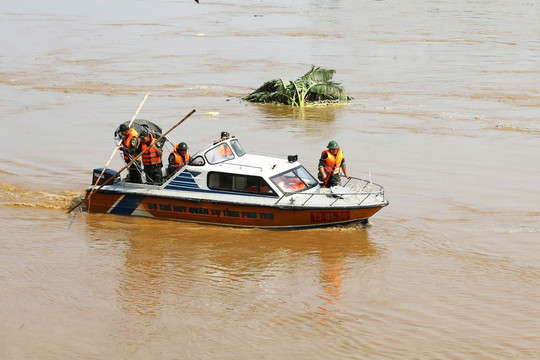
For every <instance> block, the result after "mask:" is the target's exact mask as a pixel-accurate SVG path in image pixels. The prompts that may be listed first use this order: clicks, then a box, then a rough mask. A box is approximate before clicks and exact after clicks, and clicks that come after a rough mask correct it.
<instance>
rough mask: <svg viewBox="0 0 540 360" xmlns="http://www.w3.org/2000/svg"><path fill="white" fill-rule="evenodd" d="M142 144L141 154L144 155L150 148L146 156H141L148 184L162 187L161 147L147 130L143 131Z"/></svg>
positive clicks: (140, 147)
mask: <svg viewBox="0 0 540 360" xmlns="http://www.w3.org/2000/svg"><path fill="white" fill-rule="evenodd" d="M140 136H141V144H140V146H139V153H142V152H143V151H145V150H146V149H148V148H149V150H148V151H146V152H145V153H144V154H142V155H141V157H142V162H143V165H144V173H145V174H146V182H147V183H149V184H155V185H160V184H161V183H162V182H163V172H162V168H163V164H162V162H161V155H163V151H162V150H161V145H160V144H159V143H156V139H154V136H153V135H152V134H151V133H148V131H146V130H144V129H143V130H141V134H140Z"/></svg>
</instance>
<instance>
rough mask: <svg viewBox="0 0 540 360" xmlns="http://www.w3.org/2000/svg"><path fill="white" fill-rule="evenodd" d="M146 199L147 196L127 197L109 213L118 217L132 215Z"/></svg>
mask: <svg viewBox="0 0 540 360" xmlns="http://www.w3.org/2000/svg"><path fill="white" fill-rule="evenodd" d="M144 198H145V196H140V195H125V196H124V198H123V199H122V200H120V202H119V203H118V204H116V206H115V207H114V208H113V209H111V210H110V211H109V213H110V214H116V215H131V214H132V213H133V211H135V209H136V208H137V206H139V204H140V203H141V202H142V201H143V199H144Z"/></svg>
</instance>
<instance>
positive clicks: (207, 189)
mask: <svg viewBox="0 0 540 360" xmlns="http://www.w3.org/2000/svg"><path fill="white" fill-rule="evenodd" d="M135 125H136V126H137V127H138V128H139V129H142V128H146V129H148V130H150V131H152V130H154V132H155V133H159V131H160V129H159V127H157V129H159V130H157V129H156V128H152V127H149V126H148V123H147V122H136V124H135ZM116 133H118V130H117V132H116ZM165 140H166V141H165V143H170V144H171V145H172V142H171V141H170V140H169V139H165ZM166 151H167V150H166V149H165V148H164V151H163V152H164V154H168V153H167V152H166ZM100 174H102V175H103V176H102V177H101V179H100V176H99V175H100ZM343 180H346V181H345V182H344V184H343V186H336V187H332V188H326V187H324V186H323V185H324V184H322V183H320V182H319V180H317V179H316V178H315V177H314V176H313V175H312V174H311V173H310V172H309V171H308V170H307V169H306V168H305V167H304V166H303V165H302V164H301V163H300V162H299V161H298V156H297V155H288V156H282V157H280V156H275V155H273V156H271V155H265V154H256V153H248V152H246V151H245V150H244V148H243V147H242V145H241V144H240V140H239V139H238V138H236V137H231V138H227V139H224V140H219V141H215V142H212V143H211V144H209V145H208V146H206V147H205V148H203V149H202V150H200V151H199V152H197V153H195V154H194V155H192V156H191V159H190V161H189V163H188V164H187V165H186V166H184V167H183V168H181V169H180V170H179V171H178V172H176V173H173V174H170V175H164V181H163V183H162V184H160V185H155V184H147V183H142V184H141V183H132V182H129V179H128V178H127V177H125V178H122V177H121V176H120V173H119V172H115V171H114V170H111V169H106V170H105V171H104V170H103V168H99V169H94V170H93V181H92V185H91V186H90V187H88V188H87V189H86V197H85V200H84V205H85V207H86V210H87V211H88V212H90V213H109V214H117V215H129V216H142V217H149V218H157V219H167V220H178V221H185V222H194V223H205V224H213V225H225V226H233V227H247V228H263V229H303V228H315V227H325V226H336V225H343V224H349V223H363V224H366V223H367V222H368V219H369V218H370V217H371V216H373V215H374V214H375V213H376V212H378V211H379V210H381V209H382V208H383V207H385V206H387V205H388V204H389V202H388V200H387V199H386V198H385V195H384V188H383V187H382V186H381V185H378V184H376V183H374V182H372V181H371V179H370V178H367V179H366V178H359V177H354V176H351V177H350V179H346V178H344V179H343ZM100 184H101V185H100ZM98 185H100V186H99V187H98V188H97V189H96V187H97V186H98Z"/></svg>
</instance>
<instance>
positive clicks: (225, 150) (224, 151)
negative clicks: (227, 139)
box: [218, 144, 232, 157]
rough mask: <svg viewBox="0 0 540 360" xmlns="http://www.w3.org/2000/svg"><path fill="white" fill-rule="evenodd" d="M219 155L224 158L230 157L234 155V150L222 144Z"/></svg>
mask: <svg viewBox="0 0 540 360" xmlns="http://www.w3.org/2000/svg"><path fill="white" fill-rule="evenodd" d="M218 154H219V155H222V156H223V157H229V156H231V155H232V150H231V148H230V147H229V145H227V144H221V146H220V147H219V148H218Z"/></svg>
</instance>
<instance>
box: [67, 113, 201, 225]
mask: <svg viewBox="0 0 540 360" xmlns="http://www.w3.org/2000/svg"><path fill="white" fill-rule="evenodd" d="M194 113H195V109H193V110H191V111H190V112H189V114H187V115H186V116H184V118H183V119H182V120H180V121H179V122H177V123H176V125H174V126H173V127H172V128H170V129H169V130H167V131H166V132H165V133H164V134H163V135H161V136H160V137H159V138H158V139H157V140H155V141H154V142H153V143H152V144H155V143H158V142H160V141H161V140H162V139H163V138H164V137H165V136H167V135H168V134H169V133H170V132H171V131H173V130H174V129H175V128H176V127H177V126H179V125H180V124H181V123H183V122H184V121H185V120H186V119H187V118H188V117H190V116H191V115H193V114H194ZM152 144H151V145H152ZM150 147H151V146H148V147H147V148H146V149H144V150H143V151H142V152H141V153H140V154H139V155H137V156H134V157H133V159H131V161H130V162H129V163H127V164H126V165H125V166H124V167H123V168H121V169H120V170H119V171H117V172H116V174H114V175H113V176H111V177H110V178H109V179H107V180H106V181H105V182H104V183H103V184H101V185H100V186H99V187H98V188H97V189H96V190H95V191H99V190H101V189H102V188H103V187H104V186H105V185H107V184H108V183H110V182H111V181H112V180H113V179H114V178H115V177H116V176H117V175H118V174H120V173H121V172H122V171H124V170H125V169H127V168H128V167H130V166H131V164H133V163H134V162H135V161H136V160H137V159H139V158H140V157H141V155H143V154H144V153H146V152H147V151H148V150H150ZM92 190H94V189H92ZM93 193H94V191H91V192H90V194H88V195H87V196H85V198H84V199H83V200H81V201H80V202H78V203H77V204H75V205H74V206H73V207H72V208H71V209H69V210H68V211H67V212H68V214H69V213H70V212H72V211H73V210H75V209H76V208H78V207H79V206H81V205H82V204H83V203H84V202H85V201H86V200H89V199H90V197H91V196H92V194H93Z"/></svg>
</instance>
